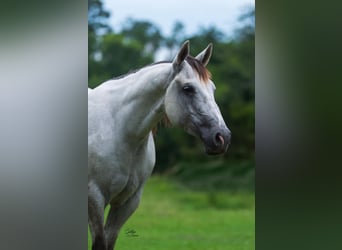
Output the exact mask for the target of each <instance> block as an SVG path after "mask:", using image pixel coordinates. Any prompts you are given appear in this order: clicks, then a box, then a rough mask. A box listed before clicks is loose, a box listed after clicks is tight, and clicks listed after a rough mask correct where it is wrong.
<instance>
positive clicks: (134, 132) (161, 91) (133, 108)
mask: <svg viewBox="0 0 342 250" xmlns="http://www.w3.org/2000/svg"><path fill="white" fill-rule="evenodd" d="M171 80H172V65H171V63H161V64H156V65H152V66H148V67H146V68H143V69H141V70H139V71H138V72H136V73H133V74H130V75H128V76H127V77H125V78H122V79H120V80H118V81H120V82H121V83H122V84H120V85H121V86H122V92H121V91H114V92H115V94H116V95H120V94H121V95H122V97H120V98H119V99H117V100H119V102H120V103H116V105H120V106H121V105H122V108H123V110H124V111H123V112H122V113H123V114H122V116H123V119H122V121H125V131H127V133H128V134H129V136H133V137H135V138H147V135H148V134H149V132H150V131H151V129H152V128H153V127H155V126H156V125H157V123H158V122H159V121H160V120H161V119H162V118H163V117H164V115H165V110H164V97H165V93H166V90H167V88H168V86H169V84H170V82H171ZM114 85H115V83H114V84H113V86H114ZM120 92H121V93H120Z"/></svg>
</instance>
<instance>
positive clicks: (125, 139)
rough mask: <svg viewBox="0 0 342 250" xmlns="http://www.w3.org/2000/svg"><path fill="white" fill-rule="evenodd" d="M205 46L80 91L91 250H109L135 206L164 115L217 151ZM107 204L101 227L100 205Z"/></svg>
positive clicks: (219, 127)
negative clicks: (84, 93) (84, 107)
mask: <svg viewBox="0 0 342 250" xmlns="http://www.w3.org/2000/svg"><path fill="white" fill-rule="evenodd" d="M211 52H212V45H211V44H209V45H208V47H207V48H206V49H205V50H203V51H202V52H201V53H200V54H199V55H197V56H196V57H192V56H190V55H189V42H188V41H187V42H185V43H184V44H183V46H182V47H181V49H180V50H179V52H178V54H177V56H176V57H175V59H174V60H173V61H172V62H161V63H155V64H152V65H149V66H146V67H144V68H142V69H140V70H138V71H137V72H135V73H131V74H128V75H126V76H123V77H120V78H117V79H113V80H109V81H107V82H105V83H103V84H101V85H100V86H99V87H97V88H95V89H93V90H88V221H89V226H90V230H91V235H92V242H93V246H92V249H93V250H99V249H108V250H112V249H113V248H114V245H115V241H116V239H117V237H118V233H119V230H120V228H121V227H122V226H123V224H124V223H125V222H126V220H127V219H128V218H129V216H130V215H131V214H132V213H133V212H134V211H135V210H136V208H137V207H138V204H139V201H140V197H141V194H142V189H143V186H144V184H145V182H146V180H147V179H148V177H149V176H150V175H151V173H152V170H153V167H154V164H155V146H154V140H153V135H152V132H151V130H152V128H154V127H155V126H156V125H157V123H158V122H159V121H160V120H162V119H163V117H165V116H166V117H167V118H168V119H169V121H170V122H171V124H173V125H176V126H180V127H182V128H183V129H184V130H185V131H186V132H188V133H190V134H192V135H194V136H196V137H199V138H200V139H201V140H202V141H203V143H204V146H205V149H206V152H207V154H222V153H224V152H225V151H226V150H227V148H228V145H229V144H230V138H231V136H230V131H229V129H228V128H227V126H226V124H225V122H224V120H223V118H222V115H221V112H220V110H219V108H218V106H217V104H216V102H215V99H214V90H215V85H214V83H213V82H212V81H211V80H210V73H209V71H208V70H207V69H206V68H205V66H206V65H207V63H208V61H209V59H210V57H211ZM108 204H110V207H111V208H110V211H109V215H108V218H107V222H106V224H105V225H104V208H105V207H106V206H107V205H108Z"/></svg>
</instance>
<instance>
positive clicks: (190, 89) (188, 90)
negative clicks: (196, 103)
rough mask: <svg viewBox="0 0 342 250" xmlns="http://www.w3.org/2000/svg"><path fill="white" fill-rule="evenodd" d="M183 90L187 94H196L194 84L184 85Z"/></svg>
mask: <svg viewBox="0 0 342 250" xmlns="http://www.w3.org/2000/svg"><path fill="white" fill-rule="evenodd" d="M183 91H184V92H185V93H186V94H194V93H195V88H194V87H192V86H189V85H186V86H184V87H183Z"/></svg>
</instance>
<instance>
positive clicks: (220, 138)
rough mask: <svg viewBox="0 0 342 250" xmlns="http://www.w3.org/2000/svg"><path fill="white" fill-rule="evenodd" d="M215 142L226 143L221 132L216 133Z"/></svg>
mask: <svg viewBox="0 0 342 250" xmlns="http://www.w3.org/2000/svg"><path fill="white" fill-rule="evenodd" d="M215 143H216V144H217V145H220V146H221V145H224V139H223V136H222V135H221V134H220V133H217V134H216V135H215Z"/></svg>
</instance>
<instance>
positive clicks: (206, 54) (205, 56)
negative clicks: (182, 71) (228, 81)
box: [196, 43, 213, 66]
mask: <svg viewBox="0 0 342 250" xmlns="http://www.w3.org/2000/svg"><path fill="white" fill-rule="evenodd" d="M212 51H213V44H212V43H209V45H208V46H207V47H206V48H205V49H204V50H203V51H202V52H201V53H199V54H198V55H197V56H196V59H197V60H199V61H200V62H201V63H202V64H203V65H204V66H207V64H208V62H209V60H210V57H211V53H212Z"/></svg>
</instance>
